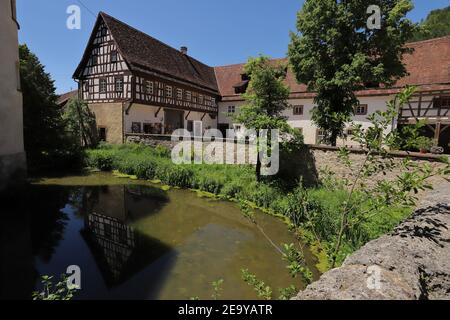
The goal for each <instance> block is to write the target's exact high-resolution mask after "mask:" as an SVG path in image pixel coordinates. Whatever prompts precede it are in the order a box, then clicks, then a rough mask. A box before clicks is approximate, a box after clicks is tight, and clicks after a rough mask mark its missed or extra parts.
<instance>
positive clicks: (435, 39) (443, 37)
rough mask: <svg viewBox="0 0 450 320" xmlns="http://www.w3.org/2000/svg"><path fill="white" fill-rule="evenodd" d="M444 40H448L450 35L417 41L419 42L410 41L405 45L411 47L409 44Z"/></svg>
mask: <svg viewBox="0 0 450 320" xmlns="http://www.w3.org/2000/svg"><path fill="white" fill-rule="evenodd" d="M445 38H449V39H450V34H449V35H446V36H441V37H436V38H431V39H425V40H419V41H412V42H407V43H406V45H411V44H416V43H423V42H434V41H437V40H442V39H445Z"/></svg>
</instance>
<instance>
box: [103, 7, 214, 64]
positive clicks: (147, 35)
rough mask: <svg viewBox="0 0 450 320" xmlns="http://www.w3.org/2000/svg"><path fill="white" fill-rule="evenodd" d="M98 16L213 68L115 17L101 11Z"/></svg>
mask: <svg viewBox="0 0 450 320" xmlns="http://www.w3.org/2000/svg"><path fill="white" fill-rule="evenodd" d="M99 14H100V15H101V16H106V17H107V18H110V19H112V20H114V21H115V22H117V23H120V24H122V25H124V26H126V27H127V28H130V29H132V30H134V31H136V32H138V33H140V34H142V35H144V36H145V37H147V38H150V39H152V40H154V41H156V42H158V43H160V44H161V45H163V46H165V47H167V48H169V49H171V50H174V51H176V52H177V53H178V54H179V55H182V56H184V55H186V56H187V57H189V58H191V59H192V60H195V61H196V62H198V63H201V64H203V65H204V66H206V67H208V68H213V67H211V66H209V65H207V64H205V63H203V62H201V61H199V60H197V59H195V58H194V57H192V56H190V55H188V54H184V53H181V52H180V50H178V49H176V48H174V47H172V46H170V45H168V44H167V43H164V42H162V41H161V40H159V39H156V38H155V37H152V36H151V35H149V34H148V33H145V32H144V31H141V30H139V29H137V28H135V27H133V26H131V25H129V24H128V23H126V22H123V21H122V20H119V19H117V18H115V17H113V16H111V15H109V14H107V13H105V12H103V11H100V12H99Z"/></svg>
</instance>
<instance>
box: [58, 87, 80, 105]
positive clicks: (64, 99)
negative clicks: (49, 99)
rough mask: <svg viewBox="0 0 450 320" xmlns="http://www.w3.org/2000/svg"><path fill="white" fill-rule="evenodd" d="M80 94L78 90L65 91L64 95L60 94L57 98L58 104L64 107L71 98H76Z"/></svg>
mask: <svg viewBox="0 0 450 320" xmlns="http://www.w3.org/2000/svg"><path fill="white" fill-rule="evenodd" d="M77 95H78V90H73V91H69V92H66V93H63V94H62V95H60V96H58V99H57V100H56V104H57V105H58V106H60V107H64V106H65V105H66V104H67V102H69V100H70V99H72V98H76V97H77Z"/></svg>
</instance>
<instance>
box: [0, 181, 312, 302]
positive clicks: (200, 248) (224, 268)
mask: <svg viewBox="0 0 450 320" xmlns="http://www.w3.org/2000/svg"><path fill="white" fill-rule="evenodd" d="M20 199H23V200H18V201H17V200H14V201H13V202H14V204H11V205H9V206H6V207H5V208H4V209H2V210H3V211H5V213H6V214H3V215H2V217H1V218H0V222H1V227H0V231H1V234H2V243H1V245H0V246H1V253H2V255H3V257H6V258H5V260H4V261H2V274H1V275H0V277H1V278H0V280H1V281H0V289H1V291H0V296H4V297H20V298H26V297H29V296H30V294H31V292H32V291H33V290H36V289H38V288H39V276H40V275H56V276H57V275H60V274H62V273H64V272H65V271H66V268H67V266H69V265H77V266H79V267H80V269H81V282H82V289H81V290H80V291H79V292H78V293H77V294H76V299H189V298H191V297H199V298H200V299H210V298H211V294H212V291H213V290H212V286H211V282H213V281H216V280H218V279H223V280H224V283H223V286H222V288H223V291H222V296H221V298H223V299H256V298H257V296H256V294H255V292H254V291H253V289H252V288H250V287H249V286H248V285H247V284H246V283H244V281H243V280H242V279H241V271H240V270H241V269H242V268H247V269H249V270H250V271H251V272H252V273H254V274H256V275H257V277H258V278H260V279H262V280H264V281H265V282H266V283H267V284H268V285H270V286H272V288H274V291H275V290H276V292H275V297H278V292H277V288H281V287H287V286H289V285H291V284H293V283H294V284H296V286H297V287H298V288H302V287H303V284H302V283H301V280H300V279H298V278H297V279H292V278H290V276H289V275H288V273H287V269H286V264H285V262H284V261H283V260H282V259H281V256H280V253H279V252H277V251H276V250H275V249H274V248H273V247H272V245H271V244H270V243H269V242H268V240H267V239H266V238H265V237H264V235H263V234H262V233H261V232H260V230H258V228H257V227H256V226H255V225H254V224H252V223H251V222H249V221H248V220H247V219H246V218H245V217H244V216H243V215H242V213H241V212H240V210H239V207H238V206H237V205H236V204H235V203H232V202H227V201H219V200H216V199H211V198H207V197H201V196H199V194H197V193H196V192H193V191H189V190H178V189H170V190H163V189H162V188H160V187H159V186H157V185H152V184H151V183H149V182H143V181H136V180H130V179H123V178H116V177H114V176H113V175H111V174H108V173H94V174H89V175H85V176H74V177H64V178H48V179H39V180H37V181H35V182H33V184H32V185H31V186H30V187H29V190H27V194H26V195H24V196H23V197H21V198H20ZM256 220H257V222H258V225H260V226H261V227H262V228H263V230H264V232H265V233H266V234H267V235H268V236H269V237H270V238H271V239H272V240H273V242H274V243H276V244H277V245H281V244H282V243H297V244H298V242H297V241H296V240H295V239H294V237H293V235H292V234H291V232H290V231H289V230H288V228H287V226H286V224H284V223H283V222H282V221H281V220H279V219H277V218H275V217H272V216H269V215H267V214H264V213H261V212H257V213H256ZM306 256H307V263H308V265H309V267H310V268H311V269H312V270H313V271H314V272H315V274H316V275H317V273H316V271H315V268H314V261H313V259H312V257H311V255H310V253H309V251H306ZM1 287H3V288H1Z"/></svg>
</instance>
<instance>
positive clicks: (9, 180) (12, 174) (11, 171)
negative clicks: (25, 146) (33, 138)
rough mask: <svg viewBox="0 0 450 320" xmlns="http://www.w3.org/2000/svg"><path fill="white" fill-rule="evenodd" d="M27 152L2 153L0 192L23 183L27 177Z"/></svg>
mask: <svg viewBox="0 0 450 320" xmlns="http://www.w3.org/2000/svg"><path fill="white" fill-rule="evenodd" d="M26 171H27V170H26V157H25V153H24V152H21V153H15V154H8V155H0V192H4V191H5V190H6V189H7V188H9V187H14V186H18V185H21V184H23V183H24V182H25V179H26Z"/></svg>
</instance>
